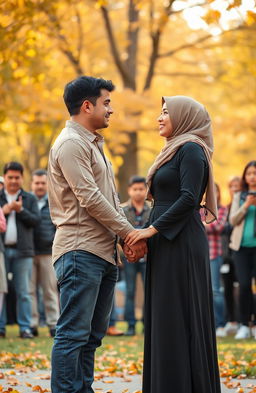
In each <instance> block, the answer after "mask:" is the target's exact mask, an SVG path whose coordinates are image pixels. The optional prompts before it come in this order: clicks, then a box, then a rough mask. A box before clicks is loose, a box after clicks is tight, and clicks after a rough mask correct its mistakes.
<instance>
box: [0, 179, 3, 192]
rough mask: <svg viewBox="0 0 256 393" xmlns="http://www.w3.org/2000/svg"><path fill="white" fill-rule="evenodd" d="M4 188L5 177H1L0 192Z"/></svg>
mask: <svg viewBox="0 0 256 393" xmlns="http://www.w3.org/2000/svg"><path fill="white" fill-rule="evenodd" d="M3 188H4V178H3V176H0V190H2V189H3Z"/></svg>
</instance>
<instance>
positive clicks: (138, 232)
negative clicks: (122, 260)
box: [123, 228, 157, 262]
mask: <svg viewBox="0 0 256 393" xmlns="http://www.w3.org/2000/svg"><path fill="white" fill-rule="evenodd" d="M155 233H157V230H156V229H155V228H144V229H134V230H133V231H131V232H130V233H129V234H128V235H127V236H126V238H125V240H124V241H125V243H124V246H123V251H124V254H125V256H126V258H127V259H128V261H129V262H137V261H138V260H139V259H140V258H143V257H144V255H145V254H147V251H148V250H147V243H146V239H148V238H150V237H151V236H153V235H154V234H155Z"/></svg>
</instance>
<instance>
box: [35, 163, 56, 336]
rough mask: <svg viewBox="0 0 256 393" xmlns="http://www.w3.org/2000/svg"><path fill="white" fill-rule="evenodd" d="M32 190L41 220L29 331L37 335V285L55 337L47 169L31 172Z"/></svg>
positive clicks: (47, 319)
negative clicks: (41, 293)
mask: <svg viewBox="0 0 256 393" xmlns="http://www.w3.org/2000/svg"><path fill="white" fill-rule="evenodd" d="M31 190H32V193H33V194H34V195H35V197H36V200H37V205H38V209H39V211H40V217H41V221H40V223H39V224H38V225H37V226H36V228H35V229H34V242H35V254H36V255H35V257H34V261H33V270H32V279H31V297H32V320H31V330H32V333H33V334H34V336H38V326H39V312H38V287H39V286H40V287H41V288H42V291H43V304H44V311H45V318H46V324H47V326H48V327H49V333H50V335H51V336H52V337H54V336H55V326H56V323H57V320H58V317H59V296H58V289H57V281H56V276H55V272H54V268H53V264H52V243H53V239H54V235H55V226H54V225H53V223H52V221H51V217H50V210H49V203H48V195H47V172H46V171H45V170H43V169H38V170H36V171H34V172H33V174H32V183H31Z"/></svg>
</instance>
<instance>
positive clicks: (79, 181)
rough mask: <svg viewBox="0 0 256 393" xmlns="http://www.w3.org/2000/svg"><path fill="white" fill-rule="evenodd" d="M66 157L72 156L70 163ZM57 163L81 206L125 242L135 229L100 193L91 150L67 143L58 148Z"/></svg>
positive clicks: (78, 144) (77, 144) (70, 142)
mask: <svg viewBox="0 0 256 393" xmlns="http://www.w3.org/2000/svg"><path fill="white" fill-rule="evenodd" d="M69 157H72V163H71V162H70V159H69ZM57 162H58V165H59V167H60V169H61V171H62V173H63V176H64V177H65V179H66V181H67V183H68V185H69V187H70V188H71V190H72V192H73V193H74V195H75V196H76V198H77V200H78V202H79V204H80V206H81V207H83V208H85V209H86V210H87V212H88V214H89V215H90V216H92V217H94V218H95V219H96V220H97V221H98V222H99V223H101V224H102V225H104V226H105V227H106V228H107V229H108V230H111V231H113V232H114V233H116V234H117V235H118V236H120V237H121V238H122V239H124V238H125V237H126V236H127V234H128V233H129V232H131V231H132V230H133V229H134V228H133V227H132V225H131V224H130V223H129V222H128V221H127V219H126V218H125V217H124V216H123V215H121V214H120V213H119V212H118V211H117V210H115V208H114V207H113V206H112V205H111V204H110V203H109V201H108V200H107V199H106V198H105V196H104V195H103V194H102V192H101V191H100V189H99V187H98V185H97V184H96V182H95V180H94V175H93V171H92V165H91V157H90V151H87V150H86V149H85V148H83V146H81V144H80V143H79V142H77V141H76V140H66V141H65V142H64V143H63V144H62V146H61V147H60V149H59V152H58V157H57Z"/></svg>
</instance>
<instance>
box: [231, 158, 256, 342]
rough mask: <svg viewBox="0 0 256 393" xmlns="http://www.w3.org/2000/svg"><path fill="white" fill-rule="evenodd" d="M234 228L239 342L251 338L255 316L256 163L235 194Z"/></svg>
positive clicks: (232, 214) (247, 172) (243, 177)
mask: <svg viewBox="0 0 256 393" xmlns="http://www.w3.org/2000/svg"><path fill="white" fill-rule="evenodd" d="M229 220H230V224H231V225H232V226H233V227H234V228H233V232H232V235H231V243H230V248H231V249H232V250H234V251H235V252H234V261H235V269H236V275H237V278H238V282H239V308H240V322H241V326H240V328H239V330H238V332H237V334H236V336H235V338H236V339H243V338H248V337H250V335H251V331H250V322H251V318H252V314H253V293H252V278H253V276H254V275H255V271H256V270H255V269H256V161H250V162H249V163H248V164H247V165H246V167H245V168H244V172H243V175H242V181H241V191H240V192H237V193H236V194H235V195H234V199H233V202H232V206H231V210H230V216H229Z"/></svg>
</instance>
